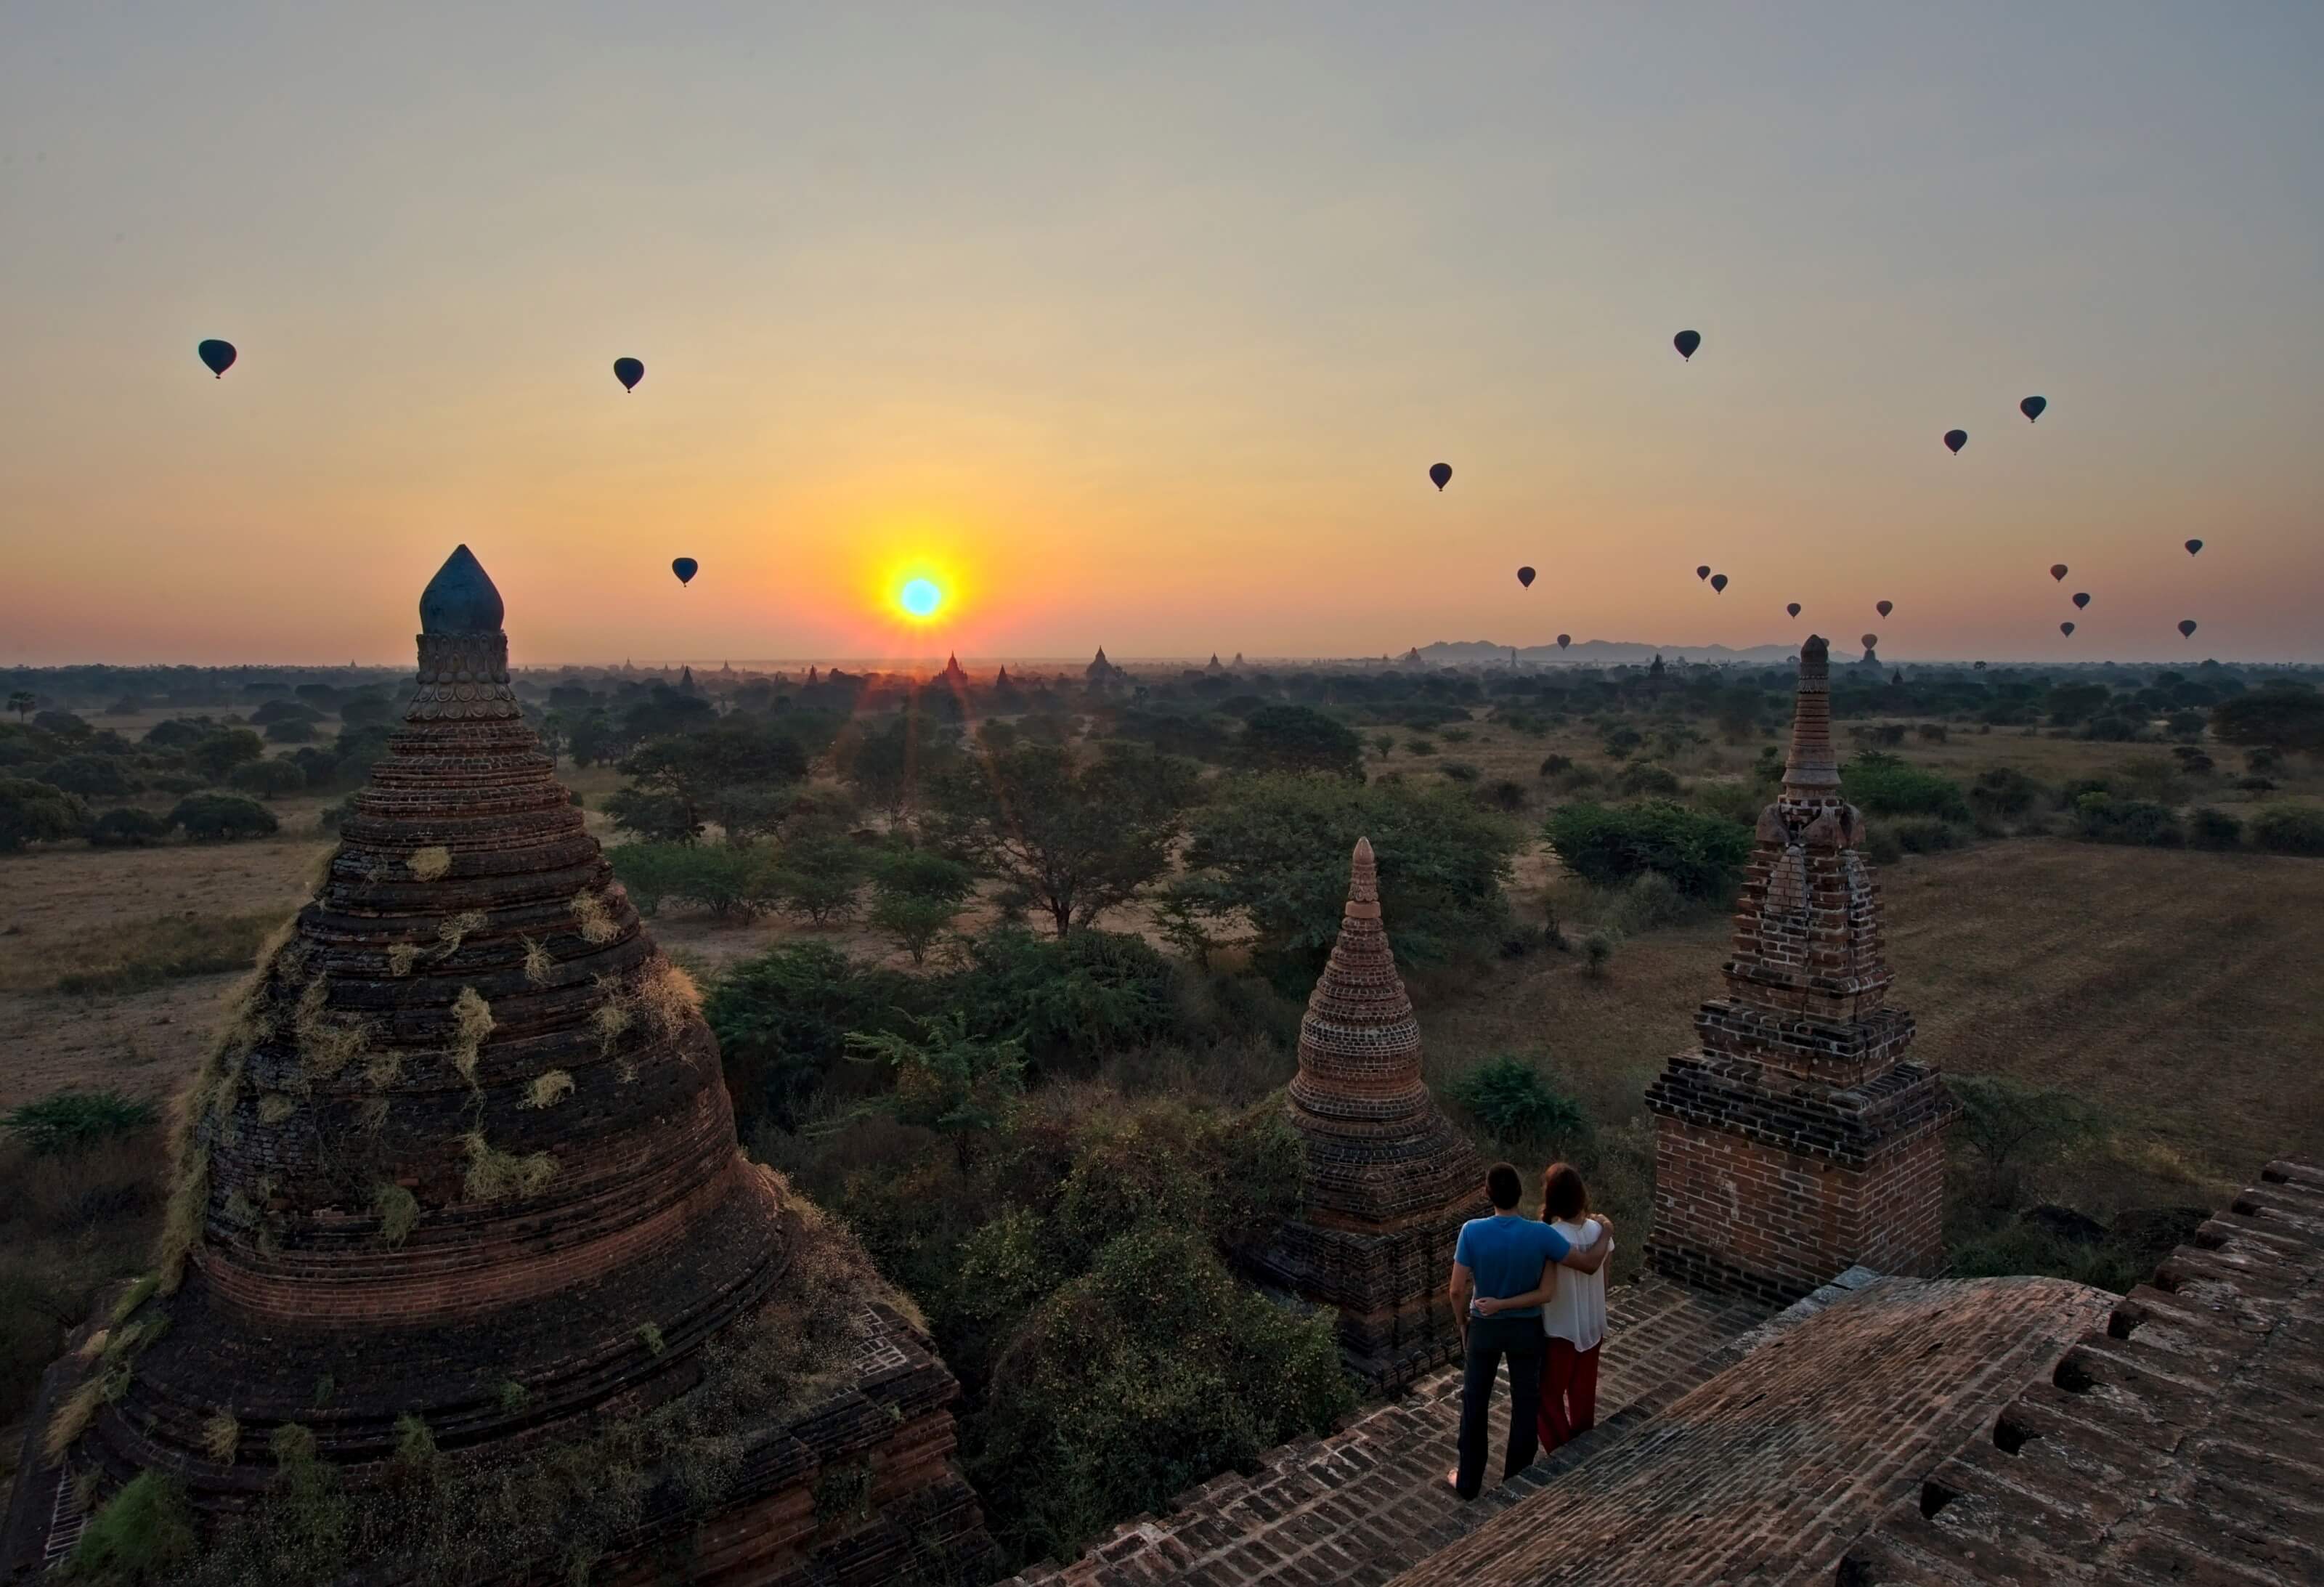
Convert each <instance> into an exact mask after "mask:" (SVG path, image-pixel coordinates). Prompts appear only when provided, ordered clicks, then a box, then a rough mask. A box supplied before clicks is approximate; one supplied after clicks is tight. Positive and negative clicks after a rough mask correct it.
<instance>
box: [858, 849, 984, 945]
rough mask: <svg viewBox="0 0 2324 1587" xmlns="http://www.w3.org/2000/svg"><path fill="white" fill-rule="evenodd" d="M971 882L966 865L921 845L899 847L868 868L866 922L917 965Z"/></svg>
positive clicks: (964, 897)
mask: <svg viewBox="0 0 2324 1587" xmlns="http://www.w3.org/2000/svg"><path fill="white" fill-rule="evenodd" d="M975 884H976V879H975V877H974V876H973V874H971V872H970V871H969V869H968V867H967V866H965V865H964V864H962V863H960V862H959V861H957V860H949V859H946V858H945V856H944V855H942V854H939V853H933V852H931V851H929V850H927V849H899V850H897V851H895V852H893V853H889V854H886V855H883V856H882V857H881V860H880V861H879V863H877V864H876V865H875V866H874V867H873V868H872V876H871V892H872V898H871V924H872V925H874V926H876V927H879V928H880V929H881V931H884V932H886V933H887V934H888V935H889V936H890V937H893V938H895V939H896V942H897V945H898V946H900V947H902V948H903V950H904V951H905V952H906V953H908V954H909V955H912V963H913V964H919V963H920V962H921V960H922V959H923V958H924V957H926V955H927V950H928V945H929V944H930V943H932V942H934V941H935V940H936V938H937V937H939V936H941V935H942V934H943V932H944V931H945V928H946V927H949V926H951V925H952V923H953V921H954V919H955V918H957V917H958V916H959V914H960V911H961V909H962V907H963V906H964V905H965V904H966V903H967V901H968V895H969V893H970V892H971V891H972V890H973V889H974V887H975Z"/></svg>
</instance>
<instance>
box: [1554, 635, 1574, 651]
mask: <svg viewBox="0 0 2324 1587" xmlns="http://www.w3.org/2000/svg"><path fill="white" fill-rule="evenodd" d="M1572 642H1573V636H1572V634H1570V633H1561V634H1559V635H1558V636H1557V648H1558V649H1559V650H1563V649H1564V648H1565V647H1566V646H1568V645H1570V644H1572Z"/></svg>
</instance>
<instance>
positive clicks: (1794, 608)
mask: <svg viewBox="0 0 2324 1587" xmlns="http://www.w3.org/2000/svg"><path fill="white" fill-rule="evenodd" d="M1784 611H1786V612H1789V613H1790V614H1792V615H1793V616H1794V617H1797V616H1798V615H1799V614H1800V604H1799V603H1798V602H1797V601H1794V602H1793V603H1792V604H1790V605H1788V606H1786V607H1784Z"/></svg>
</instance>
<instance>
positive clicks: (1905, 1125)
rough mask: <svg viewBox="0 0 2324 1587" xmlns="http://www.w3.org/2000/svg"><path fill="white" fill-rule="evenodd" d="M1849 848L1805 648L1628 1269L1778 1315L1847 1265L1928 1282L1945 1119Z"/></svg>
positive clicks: (1822, 707)
mask: <svg viewBox="0 0 2324 1587" xmlns="http://www.w3.org/2000/svg"><path fill="white" fill-rule="evenodd" d="M1863 833H1864V817H1863V816H1862V815H1861V814H1860V813H1859V812H1858V811H1857V810H1856V809H1855V808H1854V807H1852V806H1850V805H1849V804H1848V803H1846V802H1845V801H1844V800H1843V799H1841V798H1840V771H1839V767H1838V764H1837V762H1836V761H1835V760H1834V758H1833V755H1832V749H1831V676H1830V657H1829V649H1828V647H1827V646H1826V645H1825V643H1824V641H1822V640H1821V639H1819V638H1815V637H1810V639H1809V640H1808V641H1807V643H1806V644H1804V645H1803V646H1802V647H1801V650H1800V677H1799V695H1798V700H1797V705H1796V707H1795V709H1794V716H1793V723H1792V748H1791V758H1790V762H1789V764H1788V765H1787V767H1786V768H1785V770H1784V787H1783V791H1782V793H1781V795H1780V797H1778V798H1777V799H1776V800H1775V803H1774V804H1772V805H1770V806H1768V807H1767V808H1766V811H1764V812H1763V813H1762V814H1761V816H1760V817H1759V824H1758V828H1757V836H1756V838H1755V841H1754V846H1753V850H1752V854H1751V859H1750V863H1749V864H1748V867H1747V869H1746V872H1745V874H1744V882H1743V890H1742V895H1741V897H1740V899H1739V900H1738V904H1737V908H1736V915H1735V942H1734V950H1733V953H1732V955H1730V956H1729V960H1728V962H1727V965H1726V971H1725V976H1726V982H1727V993H1726V995H1725V996H1724V997H1721V998H1717V999H1714V1000H1713V1001H1710V1002H1707V1003H1705V1004H1703V1005H1702V1008H1701V1011H1700V1012H1699V1013H1698V1014H1697V1015H1696V1016H1695V1031H1696V1034H1697V1037H1698V1038H1699V1039H1700V1046H1699V1047H1696V1048H1695V1049H1694V1050H1692V1051H1690V1052H1685V1053H1681V1054H1679V1055H1678V1056H1675V1057H1674V1058H1673V1059H1672V1060H1671V1061H1670V1065H1669V1066H1668V1067H1667V1068H1665V1070H1664V1072H1663V1073H1662V1074H1661V1075H1659V1076H1658V1077H1656V1079H1655V1082H1654V1084H1653V1085H1651V1086H1650V1087H1649V1088H1648V1089H1647V1092H1646V1105H1647V1106H1648V1108H1650V1109H1651V1110H1652V1111H1653V1112H1654V1114H1655V1228H1654V1233H1653V1235H1652V1236H1651V1238H1650V1240H1649V1243H1648V1247H1647V1256H1648V1259H1649V1260H1651V1261H1652V1262H1653V1263H1654V1265H1655V1267H1656V1268H1657V1269H1660V1270H1662V1271H1664V1272H1665V1273H1669V1274H1671V1275H1673V1276H1674V1277H1677V1278H1683V1279H1685V1280H1687V1281H1688V1282H1690V1283H1695V1284H1706V1285H1714V1286H1719V1287H1731V1288H1735V1289H1738V1290H1741V1291H1743V1292H1745V1293H1748V1294H1754V1295H1759V1296H1765V1297H1766V1298H1768V1299H1771V1300H1777V1301H1783V1300H1790V1299H1793V1298H1795V1297H1797V1296H1803V1295H1805V1294H1807V1293H1809V1292H1810V1291H1812V1290H1813V1289H1814V1288H1815V1287H1817V1286H1818V1285H1820V1284H1821V1283H1823V1282H1824V1281H1825V1280H1826V1279H1827V1278H1831V1276H1832V1275H1833V1274H1835V1273H1838V1272H1840V1271H1841V1270H1842V1269H1846V1268H1849V1267H1850V1266H1853V1265H1857V1264H1862V1265H1864V1266H1867V1267H1870V1268H1872V1269H1876V1270H1877V1271H1881V1272H1891V1273H1908V1274H1910V1273H1932V1272H1934V1271H1936V1270H1937V1269H1938V1268H1939V1266H1940V1265H1941V1262H1942V1260H1943V1254H1944V1244H1943V1231H1942V1228H1941V1213H1942V1205H1943V1196H1944V1140H1943V1136H1944V1130H1945V1128H1946V1126H1947V1125H1949V1124H1950V1122H1951V1121H1952V1119H1953V1118H1954V1116H1955V1115H1956V1113H1957V1112H1958V1111H1959V1110H1958V1107H1957V1105H1956V1104H1955V1103H1953V1101H1952V1099H1951V1098H1950V1095H1948V1094H1947V1093H1946V1091H1945V1088H1944V1083H1943V1081H1942V1080H1941V1078H1940V1076H1939V1075H1937V1073H1936V1071H1935V1070H1934V1069H1933V1068H1932V1067H1930V1066H1924V1065H1922V1064H1918V1063H1914V1062H1912V1061H1910V1060H1909V1059H1907V1058H1906V1056H1905V1053H1906V1051H1907V1049H1908V1048H1910V1047H1911V1046H1912V1041H1913V1017H1912V1016H1911V1015H1910V1014H1908V1013H1906V1012H1904V1010H1901V1009H1894V1008H1891V1007H1889V1006H1888V1004H1887V995H1888V988H1889V984H1890V983H1891V980H1892V979H1893V978H1892V976H1891V975H1890V973H1889V970H1888V965H1887V961H1886V955H1885V953H1884V951H1883V938H1882V927H1881V914H1880V886H1879V883H1878V881H1877V880H1875V878H1874V877H1873V874H1872V868H1871V866H1870V864H1869V863H1867V861H1866V860H1865V859H1864V857H1863V855H1862V854H1860V853H1858V844H1859V842H1860V841H1861V839H1862V837H1863Z"/></svg>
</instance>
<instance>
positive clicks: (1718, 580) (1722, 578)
mask: <svg viewBox="0 0 2324 1587" xmlns="http://www.w3.org/2000/svg"><path fill="white" fill-rule="evenodd" d="M1726 587H1727V576H1726V575H1725V574H1723V573H1714V574H1712V575H1711V588H1712V589H1715V590H1723V589H1725V588H1726Z"/></svg>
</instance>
